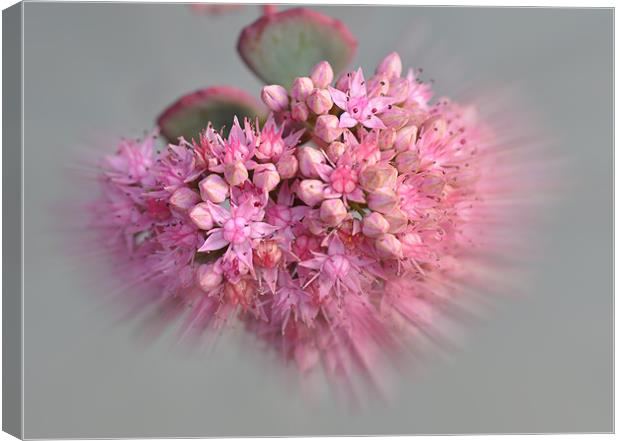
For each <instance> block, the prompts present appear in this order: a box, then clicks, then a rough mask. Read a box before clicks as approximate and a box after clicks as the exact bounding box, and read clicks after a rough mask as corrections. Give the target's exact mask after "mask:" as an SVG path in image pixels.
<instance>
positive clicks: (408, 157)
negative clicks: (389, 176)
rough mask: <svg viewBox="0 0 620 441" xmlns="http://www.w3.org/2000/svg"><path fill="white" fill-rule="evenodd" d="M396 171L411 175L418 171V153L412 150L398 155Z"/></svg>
mask: <svg viewBox="0 0 620 441" xmlns="http://www.w3.org/2000/svg"><path fill="white" fill-rule="evenodd" d="M395 162H396V169H397V170H398V172H399V173H409V172H412V171H415V170H417V169H418V166H419V164H420V160H419V157H418V152H415V151H413V150H410V151H408V152H402V153H399V154H398V155H396V159H395Z"/></svg>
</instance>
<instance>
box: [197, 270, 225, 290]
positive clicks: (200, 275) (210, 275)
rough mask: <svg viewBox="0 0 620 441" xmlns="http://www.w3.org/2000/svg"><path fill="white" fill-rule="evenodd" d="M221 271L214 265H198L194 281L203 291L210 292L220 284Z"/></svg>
mask: <svg viewBox="0 0 620 441" xmlns="http://www.w3.org/2000/svg"><path fill="white" fill-rule="evenodd" d="M222 280H223V277H222V270H221V269H220V268H219V266H218V265H216V264H214V263H207V264H203V265H200V266H199V267H198V269H197V270H196V281H197V282H198V286H200V289H202V290H203V291H207V292H209V291H212V290H213V289H215V288H217V287H218V286H220V285H221V284H222Z"/></svg>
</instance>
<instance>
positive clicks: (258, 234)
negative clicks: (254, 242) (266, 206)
mask: <svg viewBox="0 0 620 441" xmlns="http://www.w3.org/2000/svg"><path fill="white" fill-rule="evenodd" d="M250 228H251V229H252V232H251V233H250V237H252V239H259V238H262V237H264V236H267V235H268V234H271V233H273V232H274V231H276V230H277V229H278V227H274V226H273V225H270V224H268V223H266V222H253V223H252V225H250Z"/></svg>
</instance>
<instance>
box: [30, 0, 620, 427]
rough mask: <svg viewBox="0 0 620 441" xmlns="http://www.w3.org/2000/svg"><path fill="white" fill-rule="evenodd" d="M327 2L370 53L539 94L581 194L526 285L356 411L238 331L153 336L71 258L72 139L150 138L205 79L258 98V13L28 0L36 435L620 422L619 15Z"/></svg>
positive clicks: (451, 90)
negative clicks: (464, 337)
mask: <svg viewBox="0 0 620 441" xmlns="http://www.w3.org/2000/svg"><path fill="white" fill-rule="evenodd" d="M317 9H318V10H320V11H323V12H326V13H328V14H330V15H333V16H335V17H337V18H340V19H342V20H343V21H344V22H345V23H346V24H347V25H348V26H349V27H350V29H351V30H352V32H353V34H354V35H356V36H357V38H358V39H359V43H360V51H359V53H358V55H357V56H356V59H355V60H354V63H355V65H362V66H364V67H365V68H367V69H370V68H372V67H373V66H374V65H375V64H376V62H377V61H379V60H380V58H381V57H382V56H383V55H384V54H386V53H387V52H389V51H391V50H393V49H398V50H400V51H401V52H402V56H403V59H404V62H405V64H406V65H415V66H422V67H424V69H425V72H427V73H428V75H429V76H432V77H434V78H435V80H436V81H437V83H436V84H437V87H438V88H439V90H440V92H442V93H446V94H457V98H458V92H459V86H458V84H459V83H463V82H465V83H467V84H468V85H469V84H470V83H471V85H472V86H484V85H485V84H488V83H494V84H498V83H499V84H506V85H511V86H517V87H519V90H521V91H522V97H524V98H525V99H526V100H529V102H530V104H531V105H532V106H533V108H535V109H536V111H537V112H538V114H539V115H540V118H539V122H540V123H541V125H542V126H543V127H544V128H545V129H546V131H547V132H548V133H549V134H550V135H551V136H552V137H553V138H555V139H556V140H557V146H558V148H559V149H560V150H561V151H562V153H563V154H566V156H567V157H569V158H570V161H569V162H571V164H572V165H573V168H572V169H571V173H570V174H569V177H570V181H571V188H570V193H569V194H567V196H568V197H566V198H565V199H563V200H561V201H560V202H559V203H557V204H556V205H554V208H553V209H550V212H549V213H548V214H549V216H548V217H549V220H550V222H549V223H548V224H545V225H546V226H544V227H541V228H542V230H541V231H540V233H541V234H540V243H539V244H540V248H541V250H542V251H541V253H540V256H539V260H538V261H536V263H535V264H532V266H533V267H534V268H533V275H532V276H531V279H530V280H528V281H527V289H526V291H527V294H526V295H525V296H523V297H520V298H512V299H504V300H503V301H502V302H500V303H499V304H498V306H497V308H496V311H495V313H494V314H492V315H491V316H489V317H488V318H487V319H486V320H485V321H484V323H482V324H481V325H479V326H476V327H475V328H473V329H472V330H471V333H470V336H469V340H468V342H467V345H466V347H465V350H463V351H461V352H460V353H457V354H455V355H453V356H452V357H450V358H448V359H447V360H436V361H434V362H432V363H428V364H426V365H425V366H424V367H423V368H422V369H420V370H419V372H418V374H416V375H411V376H406V377H405V378H401V379H400V380H399V383H398V384H397V394H396V396H395V399H394V401H393V402H391V403H386V402H382V401H379V400H372V401H367V402H365V403H364V406H363V408H362V409H359V410H357V411H353V410H351V409H348V408H347V407H346V406H344V405H343V404H339V403H338V402H335V401H333V399H332V398H331V397H330V396H329V395H328V394H325V393H324V390H323V389H322V388H321V387H318V386H317V387H316V388H311V389H312V390H313V391H314V395H313V396H314V398H312V399H309V398H307V397H306V394H305V393H303V392H302V388H300V387H298V385H297V384H296V383H295V380H294V378H295V377H294V375H292V374H291V373H290V372H283V370H282V369H280V368H279V367H278V366H277V364H275V363H274V362H273V360H271V359H270V358H269V357H268V356H262V355H260V354H257V353H256V352H258V351H256V350H252V349H250V348H251V345H247V344H245V345H240V344H239V342H240V341H241V340H243V339H242V337H240V336H238V335H236V334H235V333H234V332H233V335H232V336H231V337H226V338H224V339H223V340H222V341H221V342H220V344H219V345H218V346H217V348H216V349H215V350H214V351H213V352H212V353H211V354H209V355H204V354H198V355H187V354H184V353H181V351H180V350H179V349H177V348H173V347H172V345H171V344H170V342H169V341H168V342H166V340H165V339H164V340H161V341H159V342H157V343H156V344H154V345H151V346H148V347H147V348H145V347H144V345H142V344H140V343H139V342H137V340H136V338H135V329H134V328H132V326H131V325H128V324H125V323H124V322H122V321H121V322H119V323H114V322H112V320H111V316H112V315H110V314H108V312H109V311H107V310H106V309H105V308H101V307H100V305H99V304H98V302H97V301H96V300H95V298H96V297H95V296H93V295H91V294H92V293H91V291H96V289H97V286H95V284H94V282H92V280H91V279H90V278H89V277H88V275H87V273H88V271H87V270H86V269H82V268H81V267H80V266H79V265H77V266H76V265H74V264H70V263H68V262H69V260H67V259H64V257H63V252H62V251H63V250H61V249H59V247H58V245H59V243H60V244H61V245H62V240H59V238H62V237H66V236H63V234H65V233H66V231H62V230H63V229H62V228H59V229H56V227H58V225H56V224H55V221H54V220H53V219H55V218H54V216H53V215H51V214H50V211H53V210H54V209H56V210H58V209H61V211H63V212H64V219H66V221H67V225H66V227H67V229H69V226H70V224H71V220H72V219H74V218H77V217H78V216H79V215H80V213H79V212H71V209H67V208H64V207H65V203H66V202H67V201H68V200H70V199H71V197H72V196H71V195H72V194H73V193H74V187H75V186H76V183H75V181H73V182H72V180H71V179H67V178H68V177H71V176H72V175H71V174H70V173H67V171H66V170H67V169H66V165H67V164H71V163H72V161H74V160H75V158H76V157H75V156H74V153H75V152H76V151H81V152H86V151H88V150H89V149H91V146H94V145H102V144H104V143H105V142H106V141H107V140H112V138H113V136H116V135H119V136H120V135H132V136H138V135H140V134H141V133H142V132H143V131H144V130H145V129H149V128H151V127H152V124H153V121H154V118H155V116H156V114H157V113H158V112H159V111H160V109H163V108H164V107H165V106H166V105H167V104H169V103H170V102H171V101H172V100H173V99H176V98H177V97H178V96H179V95H181V94H182V93H185V92H187V91H190V90H192V89H195V88H199V87H204V86H207V85H216V84H234V85H237V86H239V87H241V88H245V89H246V90H249V91H254V92H255V94H256V95H257V92H258V90H259V89H258V87H259V82H258V81H257V80H256V79H254V78H253V76H252V75H251V74H250V73H249V72H248V70H247V69H246V68H245V66H243V65H242V63H241V61H240V60H239V58H238V57H237V55H236V53H235V52H234V46H235V43H236V37H237V33H238V31H239V30H240V29H241V28H242V26H243V25H245V24H247V23H250V22H251V21H253V20H254V19H255V18H256V16H257V14H258V10H257V8H256V7H255V6H247V7H245V8H244V9H242V10H240V11H237V12H234V13H231V14H227V15H223V16H220V17H217V18H216V17H205V16H200V15H193V14H192V13H191V11H190V10H189V9H188V8H187V7H184V6H183V5H120V4H49V3H48V4H44V3H27V4H26V5H25V43H24V49H25V200H26V206H25V355H24V356H25V372H24V374H25V436H26V437H29V438H35V437H115V436H125V437H128V436H200V435H203V436H208V435H210V436H217V435H287V434H288V435H290V434H296V435H311V434H404V433H463V432H547V431H551V432H572V431H580V432H581V431H594V432H601V431H610V430H612V273H611V271H612V240H611V239H612V223H611V222H612V199H611V196H612V194H611V192H612V187H611V183H612V93H611V92H612V39H611V37H612V20H613V16H612V11H611V10H578V9H574V10H561V9H555V10H547V9H473V8H471V9H470V8H464V9H455V8H412V7H411V8H404V7H380V8H377V7H333V8H330V7H320V8H317ZM420 30H425V32H426V34H425V35H426V37H427V40H425V41H422V40H420V39H419V31H420ZM422 43H423V44H424V45H426V46H422V47H421V48H420V47H418V46H420V45H421V44H422ZM414 47H416V48H417V52H416V55H415V56H414V53H413V48H414ZM112 148H113V147H112V144H108V149H109V151H111V149H112ZM91 151H92V149H91ZM102 151H103V150H101V149H99V150H98V151H97V153H101V152H102ZM72 186H73V187H72ZM89 284H90V285H89Z"/></svg>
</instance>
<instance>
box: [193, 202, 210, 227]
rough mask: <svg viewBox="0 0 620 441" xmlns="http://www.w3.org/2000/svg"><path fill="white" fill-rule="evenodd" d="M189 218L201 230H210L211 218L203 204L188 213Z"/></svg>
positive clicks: (207, 207) (206, 206)
mask: <svg viewBox="0 0 620 441" xmlns="http://www.w3.org/2000/svg"><path fill="white" fill-rule="evenodd" d="M189 218H190V219H191V220H192V222H194V224H195V225H196V226H197V227H198V228H200V229H201V230H206V231H208V230H210V229H211V228H213V217H212V216H211V213H210V212H209V206H208V205H207V204H206V203H205V202H201V203H199V204H198V205H196V206H194V207H193V208H192V209H191V210H190V211H189Z"/></svg>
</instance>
